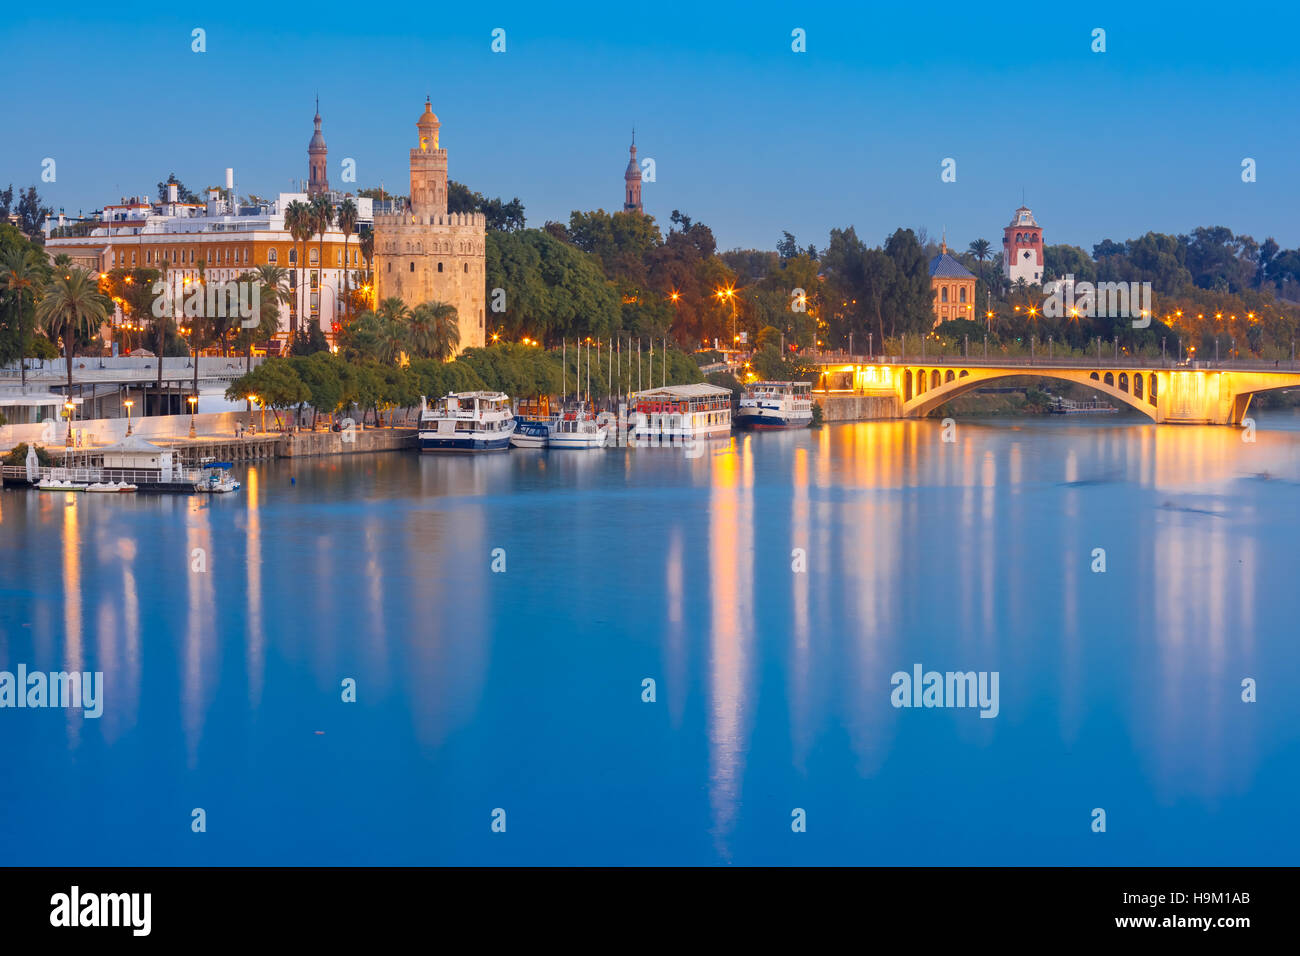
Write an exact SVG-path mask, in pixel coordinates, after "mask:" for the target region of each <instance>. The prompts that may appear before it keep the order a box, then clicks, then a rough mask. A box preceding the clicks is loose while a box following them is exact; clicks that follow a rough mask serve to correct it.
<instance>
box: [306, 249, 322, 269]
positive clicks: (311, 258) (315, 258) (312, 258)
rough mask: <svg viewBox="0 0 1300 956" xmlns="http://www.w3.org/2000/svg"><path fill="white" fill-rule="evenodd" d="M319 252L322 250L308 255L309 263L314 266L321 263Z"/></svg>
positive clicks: (314, 250)
mask: <svg viewBox="0 0 1300 956" xmlns="http://www.w3.org/2000/svg"><path fill="white" fill-rule="evenodd" d="M319 251H320V250H318V249H313V250H312V251H311V252H309V253H308V254H307V262H308V263H310V264H311V265H313V266H314V265H316V264H317V263H318V262H319V261H320V259H319V257H318V256H317V253H318V252H319Z"/></svg>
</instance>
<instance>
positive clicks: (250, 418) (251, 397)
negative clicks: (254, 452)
mask: <svg viewBox="0 0 1300 956" xmlns="http://www.w3.org/2000/svg"><path fill="white" fill-rule="evenodd" d="M255 401H257V396H256V395H249V396H248V433H249V434H250V435H251V434H252V433H253V403H254V402H255Z"/></svg>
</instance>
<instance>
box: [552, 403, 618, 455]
mask: <svg viewBox="0 0 1300 956" xmlns="http://www.w3.org/2000/svg"><path fill="white" fill-rule="evenodd" d="M608 442H609V426H608V425H607V424H606V423H604V422H601V421H598V420H597V418H596V414H595V412H593V411H592V410H591V407H590V406H589V405H588V404H587V403H585V402H582V403H578V404H575V405H571V406H569V407H568V408H566V409H565V410H564V411H563V412H561V413H560V414H559V416H558V417H557V418H556V419H555V431H553V432H552V433H551V444H550V447H551V448H604V447H605V445H606V444H607V443H608Z"/></svg>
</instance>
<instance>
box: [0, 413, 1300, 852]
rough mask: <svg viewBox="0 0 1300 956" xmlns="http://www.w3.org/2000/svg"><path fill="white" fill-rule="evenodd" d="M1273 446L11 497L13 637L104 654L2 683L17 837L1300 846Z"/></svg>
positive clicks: (806, 438) (1053, 429) (293, 845)
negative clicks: (941, 676)
mask: <svg viewBox="0 0 1300 956" xmlns="http://www.w3.org/2000/svg"><path fill="white" fill-rule="evenodd" d="M945 437H947V438H951V439H952V440H951V441H945V440H944V439H945ZM1254 437H1255V439H1256V440H1255V441H1253V442H1247V441H1243V440H1242V433H1241V432H1239V431H1237V430H1233V429H1227V428H1197V427H1178V426H1162V427H1156V426H1153V425H1150V424H1148V423H1146V422H1145V421H1144V420H1139V419H1135V418H1120V419H1112V420H1108V421H1098V420H1091V421H1060V420H1050V421H1047V420H1043V421H1038V420H1032V421H1031V420H1005V421H991V422H962V423H959V424H958V425H957V426H956V429H955V431H954V432H952V433H951V434H948V435H945V432H944V429H943V427H942V425H941V424H940V423H939V422H935V421H906V422H873V423H861V424H846V425H832V426H827V427H825V428H823V429H821V430H819V431H809V432H802V433H786V434H780V433H776V434H771V433H768V434H760V435H746V436H739V437H736V438H733V439H732V440H731V441H728V442H717V443H714V444H711V445H709V446H708V447H707V449H705V450H704V453H703V454H700V455H698V456H697V457H691V456H690V455H687V454H683V452H682V450H681V449H673V448H662V449H613V450H606V451H599V452H558V451H557V452H550V453H546V452H536V451H520V450H515V451H512V452H510V453H508V454H497V455H492V456H483V457H456V456H423V457H421V456H419V455H417V454H415V453H409V454H408V453H389V454H381V455H375V456H371V457H365V456H357V457H352V458H349V457H341V458H328V459H310V460H296V461H290V460H282V461H278V462H273V463H270V464H260V465H257V466H256V467H252V466H250V467H248V468H247V469H244V470H243V471H242V472H241V473H240V474H239V477H241V478H242V480H243V481H244V488H243V490H241V491H240V492H238V493H237V494H234V495H229V496H225V497H213V498H200V497H197V496H196V497H192V498H181V497H165V496H164V497H152V496H106V495H105V496H100V495H85V494H82V495H75V494H58V493H43V492H36V491H26V490H8V491H5V492H4V493H3V494H0V670H8V671H11V672H13V671H15V669H16V667H17V666H18V665H19V664H20V663H21V664H24V665H25V666H26V668H27V669H28V671H36V670H43V671H59V670H77V671H87V672H95V671H102V672H103V675H104V677H103V682H104V686H103V691H102V694H101V697H102V708H103V709H102V715H101V716H100V717H98V718H90V717H86V716H85V715H84V713H83V711H82V710H77V709H51V708H44V709H41V708H23V709H0V760H2V761H3V770H2V771H0V862H5V863H20V864H181V865H187V864H194V865H207V864H236V863H251V864H299V863H301V864H335V863H337V864H347V863H373V864H433V863H485V864H498V863H499V864H517V863H523V864H531V863H558V864H585V863H591V864H635V863H646V864H669V863H689V864H696V863H702V864H729V863H734V864H767V863H776V864H783V863H812V864H823V863H836V864H851V863H865V864H873V863H882V864H980V863H993V864H1034V863H1041V864H1264V863H1275V864H1281V863H1287V864H1291V863H1294V862H1295V860H1296V858H1297V851H1298V850H1300V837H1298V836H1297V834H1298V833H1300V830H1298V829H1297V827H1296V826H1295V825H1294V804H1295V796H1296V791H1297V780H1298V777H1300V772H1298V771H1297V769H1296V768H1297V766H1300V746H1297V740H1298V738H1300V694H1298V693H1297V688H1298V687H1300V652H1298V651H1297V642H1296V637H1295V627H1296V621H1297V620H1298V619H1300V615H1298V614H1297V612H1298V611H1300V586H1298V585H1297V582H1296V563H1295V555H1296V543H1297V540H1298V538H1300V536H1298V535H1297V532H1298V531H1300V517H1298V510H1297V507H1296V505H1297V501H1300V419H1297V418H1295V417H1294V416H1292V415H1290V414H1280V413H1279V414H1276V415H1272V416H1270V415H1266V414H1265V415H1260V416H1259V427H1258V431H1257V432H1256V434H1255V436H1254ZM498 549H500V550H498ZM1097 549H1101V551H1098V550H1097ZM1102 552H1104V554H1103V553H1102ZM1103 561H1104V571H1103V570H1101V567H1102V562H1103ZM494 567H495V568H496V570H494ZM916 666H919V667H920V668H921V669H922V672H923V673H924V672H928V671H931V670H934V671H938V672H941V673H946V672H949V671H953V672H969V671H974V672H977V673H980V672H983V673H985V674H986V675H992V674H994V672H996V675H997V688H998V694H997V699H996V716H993V712H994V708H993V707H988V706H986V707H984V708H983V712H984V713H987V714H989V715H990V716H987V717H983V716H981V712H982V711H981V709H980V708H978V707H924V706H921V707H896V706H894V701H895V699H897V695H895V693H894V683H895V682H894V680H893V678H892V675H894V674H895V673H897V672H902V673H906V674H907V675H909V677H910V675H911V674H912V672H913V668H914V667H916ZM647 679H649V680H650V681H653V685H649V684H647V683H646V681H647ZM1247 679H1249V680H1252V681H1254V682H1255V690H1254V695H1255V696H1256V698H1257V699H1256V700H1255V701H1254V702H1246V701H1243V699H1242V696H1243V681H1245V680H1247ZM348 681H352V682H355V698H356V699H355V702H351V701H345V700H344V699H343V698H344V697H345V696H349V692H348V690H347V687H346V686H345V682H348ZM347 686H351V685H350V684H349V685H347ZM986 686H991V685H986ZM652 691H653V697H654V699H653V701H647V700H645V699H644V698H646V697H650V696H652V694H651V692H652ZM917 693H918V694H919V691H918V692H917ZM1247 696H1250V695H1249V694H1247ZM917 699H918V700H919V697H918V698H917ZM947 700H948V702H949V703H952V702H953V701H952V699H951V698H947ZM909 702H911V701H910V700H909ZM196 810H201V811H202V813H201V814H197V815H196V814H195V811H196ZM1097 810H1102V811H1104V813H1105V831H1104V832H1096V831H1095V830H1094V827H1095V826H1096V825H1097V824H1096V823H1095V821H1096V820H1098V819H1100V818H1099V817H1098V815H1097V814H1096V813H1095V811H1097ZM800 811H802V812H800ZM196 820H201V821H202V824H203V827H204V829H203V831H202V832H196V831H195V828H196V827H197V826H198V825H199V824H198V823H196V822H195V821H196ZM494 822H495V824H496V828H497V829H496V830H494ZM503 825H504V832H497V831H499V830H500V828H501V827H502V826H503ZM801 827H802V828H803V829H804V831H805V832H796V831H797V830H798V829H800V828H801Z"/></svg>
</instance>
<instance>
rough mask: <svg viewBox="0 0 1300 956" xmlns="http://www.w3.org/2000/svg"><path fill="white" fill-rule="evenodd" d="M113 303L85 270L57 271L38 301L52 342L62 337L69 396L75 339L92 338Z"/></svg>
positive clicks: (69, 394)
mask: <svg viewBox="0 0 1300 956" xmlns="http://www.w3.org/2000/svg"><path fill="white" fill-rule="evenodd" d="M110 309H111V303H110V302H109V298H108V296H106V295H104V294H103V293H102V292H100V291H99V281H98V279H97V278H96V277H95V275H94V274H92V273H90V272H87V271H86V270H85V269H71V270H69V271H67V272H58V273H55V275H54V278H53V279H51V280H50V282H49V284H48V285H47V286H46V287H45V292H44V294H43V295H42V296H41V299H40V301H39V302H37V303H36V318H37V319H38V320H39V321H40V323H41V326H42V327H43V328H44V329H45V334H46V335H48V336H49V338H50V341H51V342H53V341H55V340H56V339H62V340H63V355H64V357H65V358H66V359H67V362H68V397H69V399H71V397H72V349H73V345H74V342H75V340H76V339H78V338H90V337H91V336H93V335H94V334H95V332H97V331H98V330H99V327H100V326H101V325H103V324H104V322H105V321H107V319H108V315H109V311H110Z"/></svg>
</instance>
